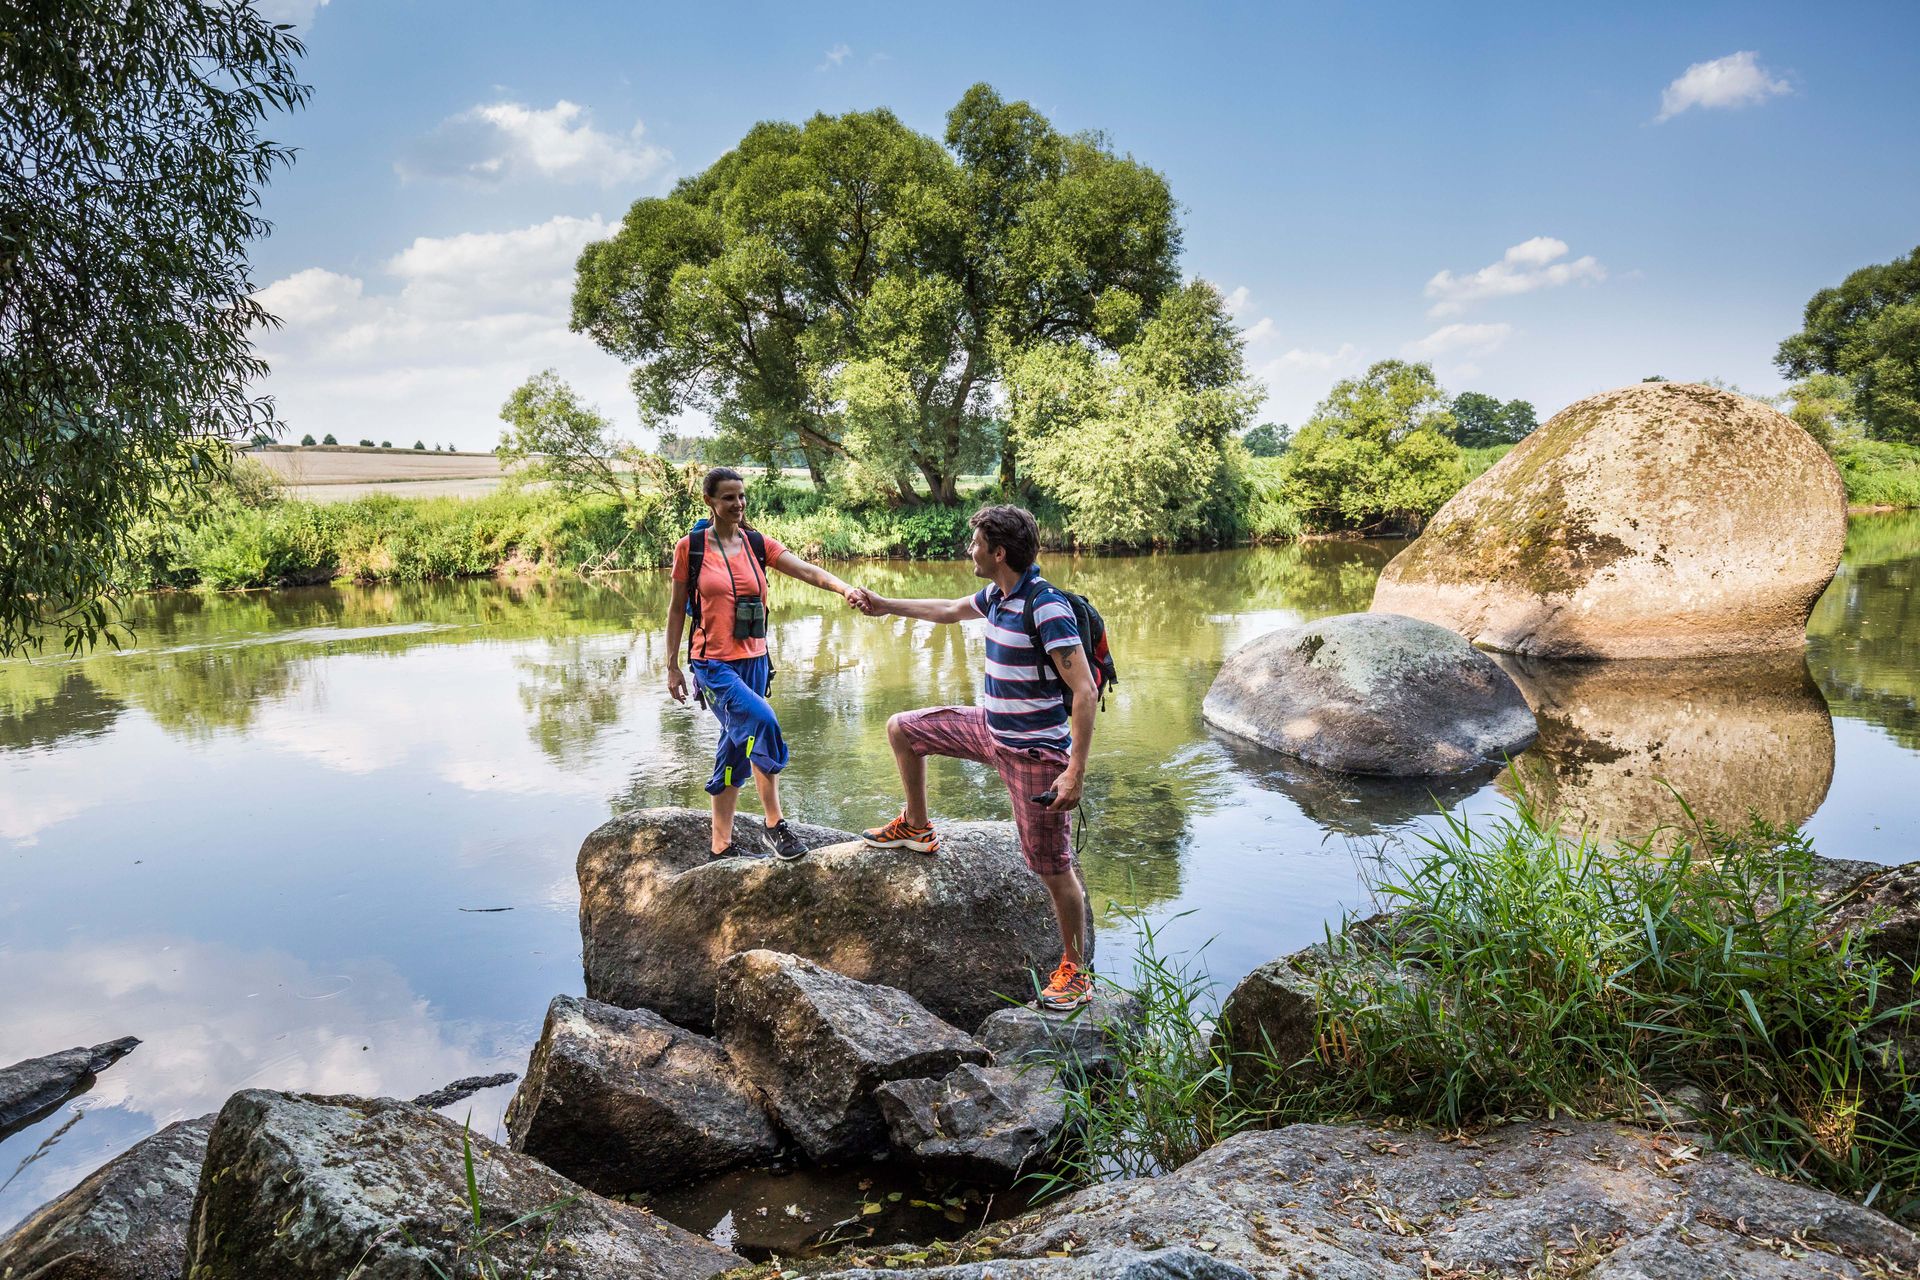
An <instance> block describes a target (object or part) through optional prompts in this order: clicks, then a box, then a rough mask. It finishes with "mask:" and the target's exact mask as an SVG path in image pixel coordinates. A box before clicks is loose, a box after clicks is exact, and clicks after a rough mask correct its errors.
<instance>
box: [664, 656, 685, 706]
mask: <svg viewBox="0 0 1920 1280" xmlns="http://www.w3.org/2000/svg"><path fill="white" fill-rule="evenodd" d="M667 692H668V693H669V694H671V695H672V697H673V700H674V701H675V702H685V701H686V700H687V677H686V674H685V673H684V672H682V671H681V670H680V667H679V664H678V663H676V664H674V665H673V666H670V667H668V668H667Z"/></svg>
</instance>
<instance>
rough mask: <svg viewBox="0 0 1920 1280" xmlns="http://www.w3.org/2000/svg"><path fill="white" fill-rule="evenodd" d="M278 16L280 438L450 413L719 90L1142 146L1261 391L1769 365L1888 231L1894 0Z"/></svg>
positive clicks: (551, 357)
mask: <svg viewBox="0 0 1920 1280" xmlns="http://www.w3.org/2000/svg"><path fill="white" fill-rule="evenodd" d="M263 7H264V8H267V9H268V10H270V11H272V12H274V13H276V14H277V15H278V16H281V17H283V18H285V19H287V20H290V21H293V22H295V23H296V24H297V25H298V26H299V27H300V29H301V31H302V34H303V36H304V38H305V40H306V42H307V47H308V57H307V59H306V60H305V62H304V64H303V68H302V70H303V75H304V77H305V78H306V79H307V80H308V81H309V82H310V83H311V84H312V85H313V87H314V93H313V98H312V101H311V103H310V104H309V106H308V107H307V108H306V109H305V110H303V111H301V112H300V113H298V114H296V115H294V116H291V117H283V118H280V119H278V120H276V121H275V122H274V125H273V128H272V130H271V133H272V136H275V137H276V138H283V139H285V140H287V141H289V142H291V143H293V144H294V145H296V146H297V147H299V148H300V157H299V160H298V162H297V164H296V165H295V166H294V167H293V168H292V170H290V171H287V172H283V173H282V174H281V175H280V176H279V177H278V178H277V179H276V181H275V182H274V184H273V186H272V188H271V190H270V191H269V193H268V195H267V198H266V204H265V212H266V214H267V216H268V217H269V218H270V219H271V220H272V221H273V222H274V224H275V231H274V233H273V235H272V236H271V238H269V239H268V240H267V241H265V242H264V243H262V244H261V245H259V246H258V247H257V248H256V251H255V254H254V263H255V276H256V280H257V282H258V283H259V284H260V285H262V286H264V293H265V296H266V299H267V301H268V303H269V305H270V307H272V308H273V309H274V310H275V311H276V312H278V313H279V314H281V315H282V316H283V318H284V319H285V320H286V321H287V324H286V327H285V328H284V329H282V330H280V331H278V332H276V333H272V334H269V335H266V336H265V337H264V338H263V339H262V341H261V349H262V351H263V352H264V354H266V356H267V357H268V358H269V360H270V361H271V363H272V366H273V374H272V376H271V378H270V379H269V381H268V389H269V390H271V391H273V392H274V393H275V394H276V395H278V396H279V398H280V401H281V408H282V415H283V417H285V419H286V420H287V422H288V423H289V425H290V427H291V428H292V430H293V438H296V439H297V438H298V436H299V435H300V434H301V433H302V432H306V431H311V432H313V433H314V434H315V435H316V436H318V435H321V434H323V433H325V432H328V431H331V432H333V433H335V434H336V435H338V436H339V437H340V438H341V439H343V440H347V441H352V440H355V439H359V438H361V437H363V436H364V437H368V438H372V439H375V440H382V439H392V440H394V441H395V442H396V443H403V444H410V443H412V441H413V440H414V439H415V438H424V439H425V440H426V441H427V443H428V444H429V445H431V444H434V443H451V444H456V445H458V446H460V447H462V448H489V447H491V446H492V445H493V444H494V443H495V441H496V440H497V438H498V434H499V427H500V424H499V422H498V420H497V417H496V414H497V412H498V408H499V405H500V402H501V401H502V400H504V399H505V397H506V395H507V393H508V392H509V391H510V390H511V389H512V388H513V387H514V386H515V385H516V384H517V383H519V382H520V381H521V380H522V379H524V378H525V377H526V376H527V375H528V374H530V373H533V372H535V371H537V370H538V369H540V368H542V367H546V366H553V367H555V368H558V369H559V370H560V371H561V373H562V374H563V375H565V376H566V377H567V378H569V379H570V380H571V381H573V382H574V383H575V385H576V386H578V387H579V388H580V389H581V390H582V391H583V392H584V393H585V394H586V395H587V396H588V397H589V398H590V399H592V400H593V401H595V402H596V403H598V404H599V405H600V407H601V408H602V409H603V410H605V411H606V412H607V413H608V414H609V415H610V416H612V417H613V418H614V419H615V420H616V421H617V422H619V423H621V424H622V426H623V428H624V429H625V430H627V431H628V432H629V433H631V434H634V435H636V436H641V437H642V438H645V435H644V433H643V432H642V431H641V428H640V426H639V424H638V421H637V417H636V414H635V411H634V408H633V405H632V399H631V395H630V394H629V392H628V391H627V389H626V380H625V378H626V375H625V370H624V369H623V368H622V366H620V364H619V363H618V362H617V361H615V360H613V359H612V358H611V357H609V356H605V355H603V354H602V353H600V352H599V351H598V350H597V349H596V348H594V347H593V346H592V344H591V343H589V342H588V341H587V340H586V339H584V338H582V337H580V336H578V335H573V334H570V333H568V332H567V330H566V316H567V310H568V297H569V295H570V292H571V283H572V282H571V268H572V263H573V260H574V258H575V256H576V255H577V253H578V251H579V248H580V246H581V245H582V244H584V243H586V242H587V241H589V240H592V239H596V238H600V237H602V236H604V235H606V234H608V233H610V231H611V230H612V228H613V226H614V225H615V224H617V222H618V220H619V218H620V216H621V215H622V214H623V213H624V211H625V210H626V208H627V207H628V206H629V205H630V204H631V203H632V202H633V201H634V200H635V199H638V198H641V197H645V196H651V195H659V194H663V193H664V192H665V191H666V190H667V189H668V188H669V187H670V186H671V184H672V182H673V181H674V180H675V179H676V178H678V177H682V176H685V175H688V174H692V173H697V172H699V171H700V170H701V169H702V168H704V167H705V166H706V165H708V164H709V163H711V162H712V161H713V159H714V158H715V157H717V156H719V155H720V154H721V153H723V152H724V151H725V150H726V149H727V148H728V147H730V146H731V145H732V144H733V143H734V142H735V141H737V140H738V139H739V137H740V135H741V134H742V133H743V132H744V131H745V130H746V129H747V128H748V127H749V126H751V125H752V124H753V123H754V122H755V121H757V120H763V119H784V120H802V119H804V118H806V117H807V116H808V115H811V114H813V113H814V112H819V111H825V112H830V113H831V112H840V111H847V110H856V109H866V108H871V107H877V106H887V107H890V108H892V109H893V110H894V111H895V112H896V113H897V114H899V115H900V116H901V118H902V119H903V120H905V121H906V122H907V123H908V124H910V125H912V126H914V127H916V128H919V129H922V130H924V131H926V132H928V133H933V134H938V133H939V132H940V131H941V129H942V127H943V121H944V117H945V113H946V111H947V109H948V108H949V107H951V106H952V104H953V103H954V102H955V101H956V100H957V99H958V98H959V97H960V95H961V93H962V92H964V91H965V89H966V88H967V86H969V85H970V84H972V83H974V82H975V81H979V80H985V81H988V82H989V83H991V84H993V85H994V86H995V88H996V89H998V90H999V91H1000V92H1001V93H1002V94H1003V95H1004V96H1006V97H1009V98H1024V99H1026V100H1028V101H1030V102H1031V103H1033V105H1034V106H1036V107H1037V108H1039V109H1040V110H1041V111H1043V112H1044V113H1046V114H1047V115H1048V116H1049V117H1050V118H1051V119H1052V120H1053V121H1054V123H1055V124H1056V125H1057V126H1059V127H1061V128H1063V129H1067V130H1088V129H1096V130H1100V131H1102V132H1104V133H1105V134H1106V135H1107V136H1108V138H1109V140H1110V141H1111V143H1112V145H1113V146H1114V147H1116V148H1117V149H1119V150H1121V151H1125V152H1128V153H1131V154H1132V155H1133V156H1134V157H1135V158H1136V159H1138V160H1140V161H1142V162H1144V163H1146V164H1149V165H1151V166H1153V167H1154V168H1156V169H1158V170H1160V171H1161V172H1163V173H1164V174H1166V176H1167V178H1168V179H1169V181H1170V183H1171V185H1172V188H1173V191H1174V194H1175V196H1176V198H1177V199H1178V200H1179V201H1180V203H1181V205H1182V207H1183V222H1184V226H1185V230H1186V241H1185V243H1186V252H1185V259H1184V264H1185V268H1186V270H1187V271H1188V273H1189V274H1192V275H1197V276H1201V277H1204V278H1206V279H1208V280H1211V281H1213V282H1214V283H1215V284H1216V285H1218V286H1219V288H1220V289H1221V291H1222V292H1223V293H1226V294H1228V295H1229V296H1230V297H1231V298H1232V299H1233V300H1234V301H1235V304H1236V308H1237V315H1238V316H1239V318H1240V320H1241V322H1242V324H1243V325H1244V326H1245V328H1246V333H1247V337H1248V365H1249V368H1250V369H1251V370H1252V371H1253V372H1254V373H1255V374H1256V375H1257V376H1259V377H1260V378H1261V379H1262V381H1264V382H1265V383H1266V384H1267V386H1268V389H1269V400H1268V404H1267V409H1266V413H1265V415H1264V416H1267V417H1270V418H1273V419H1275V420H1279V421H1286V422H1291V423H1295V424H1298V423H1299V422H1302V421H1304V420H1305V419H1306V417H1307V416H1308V414H1309V413H1310V412H1311V410H1312V407H1313V405H1314V403H1315V402H1316V401H1317V400H1319V399H1320V398H1321V397H1322V396H1323V395H1324V394H1325V392H1326V390H1327V388H1328V387H1329V386H1330V385H1331V384H1332V383H1333V381H1334V380H1335V379H1337V378H1339V377H1343V376H1348V375H1351V374H1354V373H1357V372H1359V371H1360V370H1362V369H1363V368H1364V367H1365V366H1366V365H1367V364H1368V363H1369V362H1371V361H1373V360H1377V359H1382V358H1386V357H1392V356H1398V357H1409V358H1417V359H1430V360H1432V362H1433V363H1434V364H1435V366H1436V369H1437V371H1438V372H1439V374H1440V376H1441V379H1442V381H1443V382H1444V383H1445V385H1446V386H1447V387H1448V388H1449V389H1450V390H1453V391H1464V390H1477V391H1485V392H1489V393H1492V394H1495V395H1498V396H1501V397H1503V398H1510V397H1515V396H1518V397H1523V398H1526V399H1529V400H1532V401H1533V402H1534V403H1535V404H1536V406H1538V408H1539V409H1540V411H1541V416H1542V417H1543V418H1544V417H1545V416H1547V415H1548V414H1550V413H1552V412H1553V411H1555V410H1557V409H1559V408H1561V407H1562V406H1564V405H1565V404H1567V403H1568V402H1570V401H1572V400H1575V399H1578V398H1579V397H1580V396H1582V395H1586V394H1588V393H1590V392H1593V391H1598V390H1602V389H1605V388H1607V387H1611V386H1617V385H1620V384H1622V383H1626V382H1633V381H1637V380H1638V379H1640V378H1641V377H1643V376H1645V375H1648V374H1653V373H1660V374H1664V375H1666V376H1668V377H1673V378H1699V377H1705V376H1715V377H1721V378H1725V379H1728V380H1729V381H1732V382H1735V383H1737V384H1739V385H1740V386H1741V387H1743V388H1745V389H1748V390H1753V391H1759V392H1771V391H1774V390H1777V389H1778V387H1779V385H1780V382H1779V379H1778V377H1777V375H1776V374H1775V373H1774V371H1773V368H1772V364H1771V358H1772V355H1773V352H1774V349H1775V347H1776V346H1777V345H1778V343H1779V340H1780V339H1781V338H1782V337H1784V336H1786V335H1787V334H1788V333H1791V332H1793V331H1794V330H1795V329H1796V328H1797V327H1798V322H1799V317H1800V312H1801V308H1802V307H1803V305H1804V304H1805V302H1806V300H1807V298H1808V296H1809V295H1810V294H1812V293H1813V291H1814V290H1816V289H1818V288H1821V287H1823V286H1825V285H1829V284H1834V283H1837V282H1838V281H1839V280H1840V279H1841V278H1842V277H1843V276H1844V275H1845V274H1846V273H1847V272H1848V271H1850V270H1853V269H1854V268H1856V267H1860V266H1863V265H1866V264H1868V263H1872V262H1884V261H1886V260H1888V259H1890V258H1892V257H1894V256H1895V255H1897V254H1903V253H1906V252H1907V251H1909V250H1911V249H1912V248H1914V247H1915V245H1916V244H1920V142H1916V139H1917V138H1920V55H1916V53H1915V50H1917V49H1920V5H1916V4H1913V3H1910V2H1909V3H1901V4H1859V5H1834V6H1828V7H1825V8H1822V9H1821V10H1819V11H1815V10H1814V9H1813V8H1812V7H1811V6H1807V5H1804V4H1779V5H1755V4H1739V5H1735V4H1685V5H1672V4H1661V5H1654V4H1645V5H1601V6H1587V7H1583V8H1580V9H1577V10H1576V9H1574V8H1572V7H1570V6H1542V5H1538V4H1530V5H1518V4H1515V5H1479V6H1474V7H1472V8H1467V7H1464V6H1442V5H1431V4H1375V5H1367V6H1358V5H1356V6H1340V7H1334V6H1315V7H1311V8H1309V7H1303V6H1292V5H1284V6H1283V5H1260V6H1253V5H1242V6H1226V5H1219V6H1211V7H1206V8H1201V7H1199V6H1190V7H1176V6H1171V5H1166V4H1157V5H1127V4H1111V3H1109V4H1101V5H1091V4H1055V5H1044V6H1042V5H1012V4H976V5H970V6H965V7H963V8H955V7H952V6H943V7H941V8H938V9H936V8H933V7H930V6H907V5H899V4H893V5H865V6H856V5H812V6H798V5H785V6H778V7H776V6H771V5H767V6H760V5H731V6H729V5H712V6H698V7H696V6H688V5H676V6H672V7H662V6H650V5H615V4H548V5H538V6H536V5H533V4H517V3H516V4H509V3H484V2H473V0H469V2H466V3H460V4H452V3H441V2H439V0H382V2H380V3H374V2H373V0H263Z"/></svg>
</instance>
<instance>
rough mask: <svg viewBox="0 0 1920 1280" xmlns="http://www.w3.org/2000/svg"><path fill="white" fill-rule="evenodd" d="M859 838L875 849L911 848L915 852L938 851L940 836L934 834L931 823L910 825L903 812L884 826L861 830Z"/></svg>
mask: <svg viewBox="0 0 1920 1280" xmlns="http://www.w3.org/2000/svg"><path fill="white" fill-rule="evenodd" d="M860 838H861V839H862V840H865V841H866V842H867V843H868V844H870V845H872V846H873V847H874V848H876V849H911V850H913V851H914V852H915V853H938V852H940V837H939V836H937V835H935V834H934V830H933V826H932V824H928V825H927V826H924V827H916V826H911V825H909V824H908V822H907V815H906V814H904V813H903V814H901V815H900V816H899V817H897V818H895V819H894V820H893V821H892V822H889V823H888V824H887V825H886V826H884V827H874V828H872V829H871V830H867V831H862V832H861V833H860Z"/></svg>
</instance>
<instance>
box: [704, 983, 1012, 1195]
mask: <svg viewBox="0 0 1920 1280" xmlns="http://www.w3.org/2000/svg"><path fill="white" fill-rule="evenodd" d="M714 1020H715V1023H716V1029H717V1031H718V1033H719V1036H720V1042H721V1043H722V1044H724V1045H725V1046H726V1047H727V1055H728V1056H729V1057H730V1058H732V1059H733V1062H734V1065H735V1066H736V1067H738V1068H739V1070H740V1071H741V1073H742V1074H743V1075H745V1076H746V1077H747V1079H749V1080H750V1081H752V1082H753V1083H754V1084H755V1085H756V1086H758V1087H759V1088H760V1090H761V1091H762V1093H763V1094H764V1095H765V1097H766V1099H767V1103H768V1105H769V1106H770V1107H771V1108H772V1109H773V1113H774V1115H775V1116H776V1117H777V1118H778V1120H779V1121H780V1126H781V1128H783V1129H785V1130H786V1131H787V1132H788V1133H789V1134H791V1135H792V1136H793V1139H794V1141H795V1142H797V1143H799V1145H800V1147H801V1149H802V1150H804V1151H805V1152H806V1153H807V1155H808V1156H809V1157H811V1158H812V1159H814V1160H816V1161H819V1162H820V1163H822V1164H828V1163H833V1162H836V1161H842V1160H851V1159H857V1158H860V1157H862V1156H870V1155H874V1154H877V1153H879V1152H880V1151H883V1150H884V1149H885V1148H886V1125H885V1122H884V1121H883V1119H882V1118H881V1114H880V1107H879V1104H878V1103H877V1102H875V1100H874V1098H873V1091H874V1089H875V1087H876V1086H878V1085H881V1084H883V1083H885V1082H886V1081H889V1080H905V1079H910V1078H913V1077H916V1076H942V1075H945V1074H946V1073H947V1072H949V1071H951V1070H953V1069H954V1068H955V1067H957V1066H959V1065H960V1064H961V1063H963V1062H972V1063H978V1064H981V1065H984V1064H986V1063H987V1062H988V1061H990V1060H991V1057H992V1055H991V1054H989V1053H988V1051H987V1048H986V1046H985V1045H982V1044H981V1043H980V1042H979V1041H977V1040H975V1039H974V1038H973V1037H972V1036H969V1035H968V1034H967V1033H966V1032H964V1031H961V1030H959V1029H957V1028H955V1027H953V1026H950V1025H949V1024H947V1023H945V1022H943V1021H941V1020H940V1019H939V1018H937V1017H935V1016H934V1015H933V1014H931V1013H929V1012H927V1010H926V1009H925V1008H923V1007H922V1006H921V1005H920V1003H919V1002H918V1001H916V1000H915V999H914V998H913V997H912V996H910V995H908V994H906V993H905V992H904V991H897V990H895V989H894V988H892V987H882V986H873V985H870V984H868V983H864V982H856V981H854V980H853V979H852V978H849V977H846V976H844V975H843V974H839V973H835V972H834V971H832V970H830V969H825V968H822V967H821V966H820V965H817V964H815V963H813V961H811V960H807V959H804V958H803V957H800V956H793V955H783V954H781V953H780V952H777V951H763V950H756V951H745V952H742V953H740V954H739V955H736V956H734V957H733V958H732V959H730V960H728V961H727V963H726V966H725V968H724V969H723V971H722V984H721V987H720V993H719V999H718V1001H717V1006H716V1012H715V1016H714Z"/></svg>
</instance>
